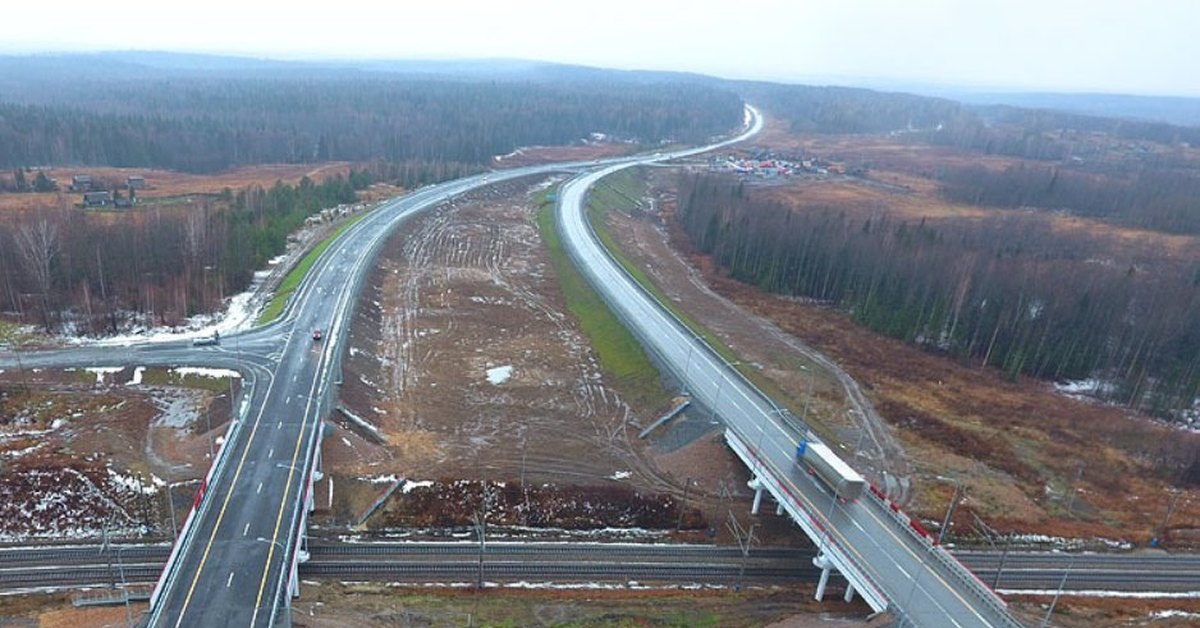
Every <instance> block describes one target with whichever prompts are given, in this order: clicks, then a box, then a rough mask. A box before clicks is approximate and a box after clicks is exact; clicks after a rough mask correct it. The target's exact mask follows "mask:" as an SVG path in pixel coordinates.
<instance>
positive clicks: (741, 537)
mask: <svg viewBox="0 0 1200 628" xmlns="http://www.w3.org/2000/svg"><path fill="white" fill-rule="evenodd" d="M725 527H727V528H729V532H730V533H731V534H733V538H734V539H735V540H737V544H738V548H739V549H741V550H742V562H741V565H740V566H739V567H738V579H737V584H736V585H735V586H734V591H741V590H742V579H743V578H745V576H746V561H747V560H748V559H749V557H750V546H751V545H753V544H754V529H755V528H757V527H758V523H753V524H750V529H749V530H745V531H743V530H742V525H741V524H740V523H738V520H737V517H735V516H733V513H732V512H731V513H729V519H728V521H726V522H725Z"/></svg>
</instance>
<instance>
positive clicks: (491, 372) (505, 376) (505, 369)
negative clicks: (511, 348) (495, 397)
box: [487, 364, 513, 386]
mask: <svg viewBox="0 0 1200 628" xmlns="http://www.w3.org/2000/svg"><path fill="white" fill-rule="evenodd" d="M512 373H513V367H512V365H511V364H507V365H505V366H497V367H496V368H490V369H488V370H487V380H488V381H489V382H491V384H492V385H493V386H499V385H500V384H503V383H504V382H507V381H508V380H509V378H511V377H512Z"/></svg>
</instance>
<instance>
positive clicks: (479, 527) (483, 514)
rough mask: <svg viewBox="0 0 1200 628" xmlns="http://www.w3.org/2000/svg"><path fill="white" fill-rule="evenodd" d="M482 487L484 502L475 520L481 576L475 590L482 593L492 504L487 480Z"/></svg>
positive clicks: (483, 481) (476, 582)
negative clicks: (489, 514) (489, 509)
mask: <svg viewBox="0 0 1200 628" xmlns="http://www.w3.org/2000/svg"><path fill="white" fill-rule="evenodd" d="M480 485H481V486H482V487H483V502H482V503H481V504H480V507H479V510H478V511H476V512H475V516H474V517H473V519H474V520H475V530H476V532H477V533H478V534H479V576H478V578H477V580H476V581H475V588H476V589H477V590H480V591H482V590H483V555H484V553H485V552H487V511H488V507H489V506H491V503H492V491H491V488H490V487H489V486H488V483H487V480H481V481H480Z"/></svg>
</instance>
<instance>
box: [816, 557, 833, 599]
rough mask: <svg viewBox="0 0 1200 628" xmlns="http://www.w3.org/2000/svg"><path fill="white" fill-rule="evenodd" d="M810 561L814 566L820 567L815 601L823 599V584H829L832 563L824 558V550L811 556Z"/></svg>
mask: <svg viewBox="0 0 1200 628" xmlns="http://www.w3.org/2000/svg"><path fill="white" fill-rule="evenodd" d="M812 562H813V566H814V567H820V568H821V579H820V580H818V581H817V595H816V599H817V601H818V602H821V601H824V599H825V585H827V584H829V571H830V569H831V568H832V565H831V564H830V563H829V559H828V558H826V556H825V553H824V552H821V553H818V554H817V555H816V556H815V557H813V561H812Z"/></svg>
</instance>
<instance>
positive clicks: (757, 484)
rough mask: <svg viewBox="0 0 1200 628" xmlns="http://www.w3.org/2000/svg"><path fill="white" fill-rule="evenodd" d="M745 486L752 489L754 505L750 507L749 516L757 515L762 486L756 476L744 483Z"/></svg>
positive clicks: (760, 503) (760, 502)
mask: <svg viewBox="0 0 1200 628" xmlns="http://www.w3.org/2000/svg"><path fill="white" fill-rule="evenodd" d="M746 486H749V487H750V488H752V489H754V504H753V505H751V506H750V514H752V515H757V514H758V509H759V507H761V506H762V496H763V484H762V481H761V480H759V479H758V477H757V476H756V477H755V478H754V479H752V480H750V481H749V482H747V483H746Z"/></svg>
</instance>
